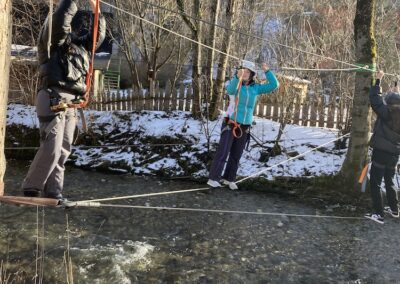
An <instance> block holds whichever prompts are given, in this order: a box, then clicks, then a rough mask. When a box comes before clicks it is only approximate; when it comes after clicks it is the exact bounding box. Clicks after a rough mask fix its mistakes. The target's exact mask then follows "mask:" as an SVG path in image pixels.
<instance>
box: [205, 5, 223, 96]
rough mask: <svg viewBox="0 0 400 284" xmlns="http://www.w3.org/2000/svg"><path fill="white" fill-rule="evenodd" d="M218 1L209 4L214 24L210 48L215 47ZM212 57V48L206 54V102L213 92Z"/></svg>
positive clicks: (213, 53)
mask: <svg viewBox="0 0 400 284" xmlns="http://www.w3.org/2000/svg"><path fill="white" fill-rule="evenodd" d="M220 2H221V0H214V1H213V2H212V6H211V14H212V18H213V23H214V25H212V26H211V31H210V37H209V40H208V42H209V45H210V46H211V47H212V48H215V40H216V36H217V26H216V25H217V24H218V16H219V7H220ZM214 58H215V51H214V50H209V51H208V56H207V64H206V66H207V67H206V68H207V72H206V73H207V75H208V80H207V81H208V82H207V83H208V84H207V85H208V86H207V90H204V92H207V94H206V98H207V102H206V103H209V101H208V100H210V99H211V98H212V97H213V96H214V94H213V90H214V86H213V85H214V80H213V77H214V68H213V64H214Z"/></svg>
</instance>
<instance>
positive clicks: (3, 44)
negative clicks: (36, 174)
mask: <svg viewBox="0 0 400 284" xmlns="http://www.w3.org/2000/svg"><path fill="white" fill-rule="evenodd" d="M0 23H1V26H0V107H1V108H0V196H3V195H4V181H3V178H4V173H5V171H6V159H5V157H4V139H5V136H6V135H5V134H6V114H7V98H8V79H9V72H10V54H11V0H5V3H4V1H3V4H2V5H0Z"/></svg>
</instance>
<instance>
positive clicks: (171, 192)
mask: <svg viewBox="0 0 400 284" xmlns="http://www.w3.org/2000/svg"><path fill="white" fill-rule="evenodd" d="M206 189H209V188H208V187H203V188H193V189H184V190H174V191H167V192H156V193H144V194H135V195H128V196H119V197H109V198H100V199H89V200H82V201H77V202H76V203H77V204H85V203H88V202H102V201H115V200H123V199H133V198H139V197H150V196H159V195H169V194H176V193H187V192H195V191H202V190H206Z"/></svg>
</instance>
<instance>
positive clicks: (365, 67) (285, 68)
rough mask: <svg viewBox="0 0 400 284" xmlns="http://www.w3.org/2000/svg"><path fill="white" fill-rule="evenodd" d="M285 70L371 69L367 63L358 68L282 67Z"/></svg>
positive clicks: (330, 70)
mask: <svg viewBox="0 0 400 284" xmlns="http://www.w3.org/2000/svg"><path fill="white" fill-rule="evenodd" d="M281 69H283V70H296V71H326V72H335V71H356V70H359V69H366V70H370V71H371V72H372V70H371V69H369V68H368V65H365V66H364V67H358V68H300V67H281Z"/></svg>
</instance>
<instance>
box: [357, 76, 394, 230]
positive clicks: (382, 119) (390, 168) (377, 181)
mask: <svg viewBox="0 0 400 284" xmlns="http://www.w3.org/2000/svg"><path fill="white" fill-rule="evenodd" d="M383 75H384V73H383V71H379V72H377V73H376V83H375V86H372V87H371V89H370V94H369V99H370V103H371V107H372V109H373V111H374V112H375V113H376V114H377V120H376V122H375V126H374V131H373V135H372V137H371V140H370V146H371V147H372V159H371V160H372V165H371V170H370V185H371V197H372V204H373V209H374V211H373V213H372V214H366V215H365V217H367V218H369V219H371V220H373V221H375V222H378V223H381V224H383V223H384V218H383V216H384V215H383V214H384V212H385V213H387V214H389V215H390V216H392V217H395V218H398V217H399V208H398V199H397V191H396V188H395V185H394V182H393V178H394V175H395V172H396V165H397V163H398V160H399V154H400V94H399V90H398V87H396V88H395V89H393V90H392V91H391V92H389V93H388V94H386V95H385V96H384V97H382V96H381V87H380V81H381V79H382V77H383ZM382 179H384V180H385V188H386V197H387V202H388V205H389V206H388V207H383V202H382V195H381V188H380V185H381V183H382Z"/></svg>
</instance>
